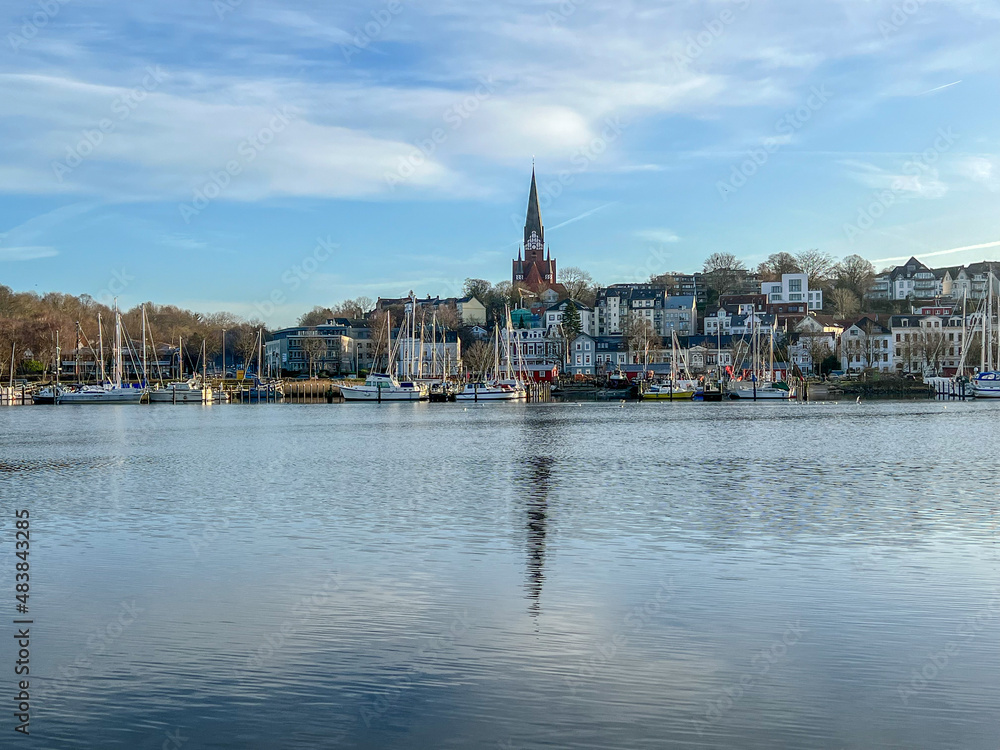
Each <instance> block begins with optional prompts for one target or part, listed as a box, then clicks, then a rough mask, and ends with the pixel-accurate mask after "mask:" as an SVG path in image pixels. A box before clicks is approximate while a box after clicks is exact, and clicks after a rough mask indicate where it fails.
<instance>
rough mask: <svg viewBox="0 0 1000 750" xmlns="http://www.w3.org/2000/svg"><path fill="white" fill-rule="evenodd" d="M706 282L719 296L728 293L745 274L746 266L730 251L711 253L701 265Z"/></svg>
mask: <svg viewBox="0 0 1000 750" xmlns="http://www.w3.org/2000/svg"><path fill="white" fill-rule="evenodd" d="M702 270H703V272H704V273H705V277H706V279H705V280H706V282H707V283H708V285H709V286H710V287H712V288H713V289H715V290H716V291H717V292H718V293H719V296H720V297H721V296H722V295H723V294H728V293H729V292H731V291H732V290H733V289H735V288H736V285H737V284H738V283H739V282H740V281H741V280H742V279H743V278H744V277H745V276H746V270H747V268H746V266H745V265H744V264H743V261H741V260H740V259H739V258H737V257H736V256H735V255H733V254H732V253H712V254H711V255H710V256H708V258H706V259H705V264H704V265H703V266H702Z"/></svg>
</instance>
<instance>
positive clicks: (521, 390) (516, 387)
mask: <svg viewBox="0 0 1000 750" xmlns="http://www.w3.org/2000/svg"><path fill="white" fill-rule="evenodd" d="M495 385H498V386H500V387H501V388H509V389H511V390H512V391H514V392H515V393H516V394H517V395H516V396H515V398H519V399H520V398H524V399H526V398H528V389H527V388H526V387H525V385H524V383H522V382H521V381H520V380H517V379H516V378H506V379H505V380H498V381H497V382H496V383H495Z"/></svg>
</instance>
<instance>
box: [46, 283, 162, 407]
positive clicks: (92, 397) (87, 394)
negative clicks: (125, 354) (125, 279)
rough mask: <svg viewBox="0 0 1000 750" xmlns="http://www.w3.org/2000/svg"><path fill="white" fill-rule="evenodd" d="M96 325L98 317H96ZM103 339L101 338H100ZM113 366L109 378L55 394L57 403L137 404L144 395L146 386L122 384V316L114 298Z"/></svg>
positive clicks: (102, 360)
mask: <svg viewBox="0 0 1000 750" xmlns="http://www.w3.org/2000/svg"><path fill="white" fill-rule="evenodd" d="M98 326H100V318H99V317H98ZM102 341H103V338H102ZM103 351H104V347H103V344H102V346H101V371H102V375H103V374H104V373H103V371H104V354H103ZM113 357H114V366H113V369H112V376H111V380H110V381H108V380H103V382H101V383H100V384H98V385H85V386H83V387H81V388H80V389H79V390H75V391H62V392H60V393H58V394H57V395H56V396H55V401H56V403H57V404H138V403H140V402H141V401H142V398H143V396H145V395H146V387H145V386H142V387H139V388H130V387H129V386H128V385H123V384H122V371H123V364H122V316H121V313H120V312H119V311H118V300H117V299H116V300H115V343H114V351H113Z"/></svg>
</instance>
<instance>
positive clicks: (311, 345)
mask: <svg viewBox="0 0 1000 750" xmlns="http://www.w3.org/2000/svg"><path fill="white" fill-rule="evenodd" d="M302 349H303V351H304V352H305V353H306V357H308V358H309V377H314V376H315V375H316V372H317V368H316V362H317V360H321V361H322V360H325V357H324V355H325V354H326V341H325V340H324V339H323V338H322V337H320V336H305V337H303V342H302Z"/></svg>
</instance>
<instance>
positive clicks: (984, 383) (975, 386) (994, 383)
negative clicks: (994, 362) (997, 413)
mask: <svg viewBox="0 0 1000 750" xmlns="http://www.w3.org/2000/svg"><path fill="white" fill-rule="evenodd" d="M972 395H973V396H975V397H976V398H1000V372H998V371H990V372H980V373H977V374H976V376H975V377H974V378H972Z"/></svg>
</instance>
